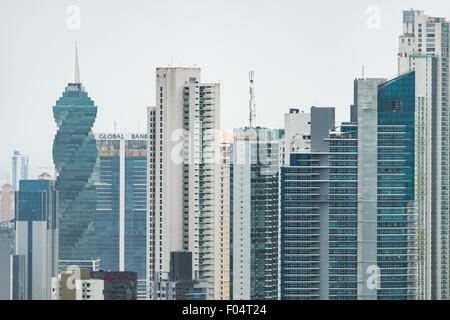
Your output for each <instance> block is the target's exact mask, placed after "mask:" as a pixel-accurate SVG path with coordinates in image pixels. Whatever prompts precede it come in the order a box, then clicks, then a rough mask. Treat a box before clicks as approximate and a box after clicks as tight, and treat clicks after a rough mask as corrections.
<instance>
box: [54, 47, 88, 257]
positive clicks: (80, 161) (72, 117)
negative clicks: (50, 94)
mask: <svg viewBox="0 0 450 320" xmlns="http://www.w3.org/2000/svg"><path fill="white" fill-rule="evenodd" d="M53 115H54V118H55V121H56V124H57V126H58V131H57V133H56V136H55V139H54V143H53V162H54V164H55V169H56V172H57V178H56V189H57V190H58V191H59V207H60V211H61V215H60V224H59V230H60V237H59V240H60V243H59V249H60V254H59V257H60V259H61V260H72V261H73V260H95V259H96V258H97V250H96V238H95V224H94V222H95V221H94V220H95V213H96V205H97V198H96V191H95V184H94V178H93V172H94V168H95V165H96V161H97V144H96V141H95V137H94V135H93V133H92V131H91V129H92V126H93V124H94V121H95V118H96V116H97V107H96V106H95V105H94V101H92V100H91V98H89V97H88V95H87V92H86V91H85V89H84V87H83V86H82V84H81V81H80V71H79V66H78V54H77V51H76V48H75V63H74V79H73V81H72V82H71V83H69V84H68V85H67V86H66V89H65V91H64V92H63V95H62V97H61V98H60V99H59V100H58V101H56V104H55V106H54V107H53Z"/></svg>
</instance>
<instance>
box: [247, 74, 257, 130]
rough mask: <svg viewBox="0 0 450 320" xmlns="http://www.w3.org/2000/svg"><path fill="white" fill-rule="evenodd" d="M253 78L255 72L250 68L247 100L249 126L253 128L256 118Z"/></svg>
mask: <svg viewBox="0 0 450 320" xmlns="http://www.w3.org/2000/svg"><path fill="white" fill-rule="evenodd" d="M254 78H255V72H254V71H253V70H252V71H250V73H249V79H250V86H249V93H250V100H249V101H248V109H249V112H250V115H249V127H250V128H254V127H255V120H256V104H255V87H254Z"/></svg>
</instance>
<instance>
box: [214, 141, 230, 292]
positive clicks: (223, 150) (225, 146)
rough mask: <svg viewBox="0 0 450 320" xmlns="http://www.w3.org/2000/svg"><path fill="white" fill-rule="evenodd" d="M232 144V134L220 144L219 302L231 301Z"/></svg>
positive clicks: (217, 253)
mask: <svg viewBox="0 0 450 320" xmlns="http://www.w3.org/2000/svg"><path fill="white" fill-rule="evenodd" d="M230 142H231V133H228V134H227V133H225V134H222V136H221V142H220V159H221V163H220V171H219V174H220V191H219V194H220V196H219V195H218V196H219V197H220V211H219V213H220V214H219V215H220V219H219V220H220V222H219V237H220V246H219V248H218V250H216V252H215V254H216V255H218V256H219V257H218V259H219V261H220V265H219V296H218V299H219V300H230V232H231V229H230V224H231V222H230V178H231V177H230Z"/></svg>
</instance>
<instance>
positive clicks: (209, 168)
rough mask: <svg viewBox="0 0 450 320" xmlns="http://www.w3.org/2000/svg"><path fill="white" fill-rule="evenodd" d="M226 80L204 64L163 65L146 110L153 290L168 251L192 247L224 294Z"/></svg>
mask: <svg viewBox="0 0 450 320" xmlns="http://www.w3.org/2000/svg"><path fill="white" fill-rule="evenodd" d="M219 124H220V85H219V84H218V83H202V82H201V79H200V69H199V68H157V69H156V106H155V107H150V108H148V132H147V133H148V138H147V139H148V143H147V146H148V156H147V164H148V165H147V167H148V178H147V183H148V228H149V238H148V248H149V250H148V271H147V273H148V279H149V283H148V288H147V289H148V290H150V280H152V279H155V278H158V277H160V276H163V277H164V275H165V274H167V272H168V271H169V266H170V265H169V263H170V252H172V251H180V250H185V251H190V252H192V270H193V272H194V273H195V274H196V275H197V276H198V278H199V279H201V280H206V281H208V282H209V285H210V288H209V289H210V290H209V293H210V298H212V299H217V298H218V287H219V265H220V261H219V259H217V250H218V248H219V245H220V244H219V241H220V237H219V232H218V229H219V222H220V221H219V215H218V212H219V199H218V190H220V183H219V179H218V177H219V172H218V170H219V169H218V168H219V160H217V159H218V158H219V150H218V149H219V134H218V127H219Z"/></svg>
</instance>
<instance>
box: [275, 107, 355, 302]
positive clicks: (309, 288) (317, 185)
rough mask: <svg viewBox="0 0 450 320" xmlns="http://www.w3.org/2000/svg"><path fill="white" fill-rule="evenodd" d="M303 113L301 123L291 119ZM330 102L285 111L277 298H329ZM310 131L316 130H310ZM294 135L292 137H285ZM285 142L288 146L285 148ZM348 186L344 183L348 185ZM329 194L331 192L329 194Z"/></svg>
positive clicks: (333, 119) (331, 116) (331, 120)
mask: <svg viewBox="0 0 450 320" xmlns="http://www.w3.org/2000/svg"><path fill="white" fill-rule="evenodd" d="M300 115H303V116H302V117H304V118H306V119H305V121H302V122H301V123H300V124H299V125H296V126H292V125H291V124H292V123H293V119H291V118H292V117H294V120H300V119H302V118H300V119H299V117H300ZM334 122H335V118H334V108H332V107H312V108H311V112H310V113H303V114H301V113H298V111H297V112H296V110H295V109H294V110H293V109H291V110H290V112H289V113H288V114H286V115H285V130H286V131H285V136H284V146H285V148H286V149H285V152H284V153H285V154H287V155H289V157H286V158H285V165H284V166H283V167H281V169H280V175H281V177H280V182H281V185H280V205H281V208H280V212H281V215H280V294H281V296H280V299H283V300H318V299H324V300H326V299H328V296H329V294H328V281H327V278H328V263H329V259H328V254H329V248H328V247H329V244H328V242H329V235H328V233H329V232H328V223H329V221H328V219H330V216H331V212H332V211H330V206H329V204H328V203H327V202H328V194H329V193H330V188H329V183H328V181H329V174H330V171H333V170H330V167H329V157H328V152H329V146H328V143H327V141H326V140H325V138H328V135H329V132H330V130H331V129H333V128H334ZM313 133H314V134H313ZM289 141H292V142H289ZM288 148H289V150H288ZM346 188H347V187H346ZM330 196H331V195H330Z"/></svg>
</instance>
